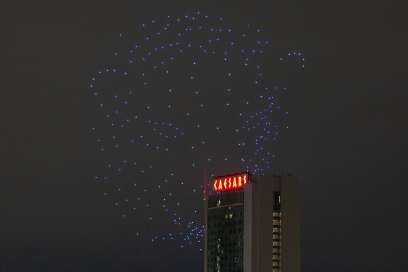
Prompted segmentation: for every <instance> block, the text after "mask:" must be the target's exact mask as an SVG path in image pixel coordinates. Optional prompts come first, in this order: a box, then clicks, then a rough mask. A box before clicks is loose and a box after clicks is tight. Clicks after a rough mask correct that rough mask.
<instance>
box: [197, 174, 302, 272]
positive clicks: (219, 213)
mask: <svg viewBox="0 0 408 272" xmlns="http://www.w3.org/2000/svg"><path fill="white" fill-rule="evenodd" d="M205 201H206V203H205V204H206V205H205V207H206V211H205V225H206V237H205V261H204V263H205V266H204V267H205V268H204V271H205V272H227V271H229V272H264V271H265V272H266V271H268V272H269V271H270V272H299V271H300V211H299V189H298V183H297V180H296V179H295V178H294V177H293V176H269V177H268V176H265V177H264V176H263V177H256V178H255V177H251V175H250V173H248V172H243V173H237V174H231V175H226V176H219V177H215V178H214V179H213V180H212V188H211V189H210V192H209V194H208V196H207V197H206V200H205Z"/></svg>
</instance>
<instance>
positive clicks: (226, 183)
mask: <svg viewBox="0 0 408 272" xmlns="http://www.w3.org/2000/svg"><path fill="white" fill-rule="evenodd" d="M247 182H249V174H248V173H239V174H232V175H228V176H222V177H215V178H214V180H213V190H214V191H215V192H228V191H236V190H239V189H242V188H243V187H244V186H245V184H247Z"/></svg>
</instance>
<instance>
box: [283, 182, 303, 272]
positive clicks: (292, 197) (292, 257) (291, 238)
mask: <svg viewBox="0 0 408 272" xmlns="http://www.w3.org/2000/svg"><path fill="white" fill-rule="evenodd" d="M299 198H300V193H299V184H298V181H297V179H296V178H295V177H293V176H288V177H285V178H284V179H283V181H282V191H281V199H282V201H281V203H282V207H281V209H282V271H283V272H299V271H300V216H301V214H300V199H299Z"/></svg>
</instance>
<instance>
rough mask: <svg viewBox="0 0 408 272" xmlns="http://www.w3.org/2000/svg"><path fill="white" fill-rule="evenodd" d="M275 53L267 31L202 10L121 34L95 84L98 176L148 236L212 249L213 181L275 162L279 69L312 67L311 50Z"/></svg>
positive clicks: (281, 117)
mask: <svg viewBox="0 0 408 272" xmlns="http://www.w3.org/2000/svg"><path fill="white" fill-rule="evenodd" d="M275 51H276V50H274V49H273V46H272V41H271V40H270V39H268V35H267V34H266V33H264V30H263V28H261V27H254V26H251V25H247V26H245V27H242V28H241V29H235V28H233V27H232V26H231V25H229V24H228V23H227V22H226V21H225V20H224V18H223V17H211V16H208V15H205V14H202V13H200V12H199V11H196V12H192V13H189V14H186V15H183V16H167V17H163V18H155V19H152V20H151V21H149V22H145V23H143V24H140V25H138V26H135V29H134V32H130V33H120V34H118V41H117V43H116V49H115V50H114V52H112V55H111V56H109V57H107V60H106V62H107V63H108V64H107V65H105V66H103V67H101V68H100V69H98V70H97V71H96V72H95V73H93V74H92V75H91V79H90V83H89V90H90V94H91V97H92V103H94V104H93V106H94V108H95V112H94V113H93V114H92V116H91V118H92V120H93V121H92V122H93V124H94V125H93V126H92V127H91V129H90V134H91V137H92V139H94V140H95V143H96V150H97V157H98V163H99V167H98V168H97V174H96V175H95V177H94V179H95V180H96V181H97V182H98V183H100V184H101V186H102V188H103V190H104V195H105V196H106V197H107V198H108V199H109V200H110V201H112V203H113V205H114V206H115V207H117V209H118V210H119V211H120V213H121V216H122V218H123V219H124V220H133V221H132V222H133V224H135V225H136V227H135V235H136V236H138V237H140V239H149V240H151V241H152V242H153V243H158V242H166V243H167V242H171V243H174V244H175V245H176V246H177V247H181V248H184V247H194V248H197V249H199V250H202V238H203V222H202V215H201V210H202V197H203V190H204V189H205V188H206V187H209V186H211V185H210V182H209V181H206V182H203V180H205V178H206V177H208V178H209V177H213V176H215V175H216V174H218V173H225V172H231V171H237V170H238V171H240V170H244V171H251V173H252V174H254V175H262V174H263V173H264V171H265V170H266V169H268V168H270V167H272V163H273V159H274V158H275V154H274V153H273V152H272V150H273V146H274V144H275V143H276V142H277V141H278V139H279V133H280V131H281V130H282V129H284V128H285V127H287V112H286V111H284V110H283V109H282V108H281V107H280V104H279V97H280V96H281V95H282V94H283V93H284V92H285V91H286V88H287V87H286V86H285V85H283V86H282V85H279V84H280V82H276V79H275V78H274V77H273V74H274V71H278V70H279V69H280V68H279V67H285V65H287V64H288V63H289V64H294V66H293V67H295V69H299V70H301V69H303V68H304V57H303V54H302V53H301V52H299V51H296V50H290V51H286V52H285V54H283V55H282V54H281V53H279V52H278V54H276V52H275ZM271 64H272V66H271ZM268 65H269V66H268ZM274 69H275V70H274ZM282 69H283V68H282Z"/></svg>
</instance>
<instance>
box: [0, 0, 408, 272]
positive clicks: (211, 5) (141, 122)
mask: <svg viewBox="0 0 408 272" xmlns="http://www.w3.org/2000/svg"><path fill="white" fill-rule="evenodd" d="M92 2H93V3H91V1H88V2H87V3H75V2H73V1H71V2H67V3H56V1H41V2H36V3H31V2H29V3H26V4H23V3H19V4H13V5H12V6H10V10H9V11H7V16H6V26H7V27H6V31H5V32H3V37H4V39H3V44H5V45H6V54H7V57H6V59H5V70H4V71H3V81H2V86H3V88H2V90H3V91H2V99H1V102H2V107H1V112H2V114H1V121H2V124H3V134H2V138H1V139H2V140H1V154H2V159H1V168H0V175H1V183H0V184H1V185H0V186H1V187H0V211H1V213H0V215H1V224H0V271H202V269H203V265H202V263H203V262H202V252H201V251H200V248H201V246H200V243H201V242H200V237H201V236H200V235H201V232H200V230H201V228H200V226H201V224H200V218H201V208H202V206H200V205H201V202H200V200H201V197H202V196H201V195H200V193H201V190H202V187H201V186H202V185H203V184H204V177H208V176H209V175H210V174H212V173H215V174H224V171H226V172H228V171H235V170H237V171H240V170H243V169H244V168H245V169H246V168H248V169H249V170H252V171H256V172H258V173H260V174H268V173H274V172H282V171H284V172H289V173H292V174H294V175H296V176H298V177H299V179H300V181H301V187H302V200H301V203H302V228H301V229H302V240H301V249H302V270H303V271H404V269H403V268H404V266H403V265H404V264H405V259H404V257H405V256H404V253H405V251H406V241H407V235H406V234H405V230H406V228H407V225H408V224H407V219H406V218H405V212H404V208H405V207H406V206H407V201H406V198H405V194H404V191H405V189H407V186H406V185H405V183H404V181H405V180H406V179H407V176H408V175H407V174H406V173H405V171H404V170H405V169H406V167H405V161H406V158H405V156H406V155H405V154H406V151H407V144H406V141H405V139H406V138H407V137H408V133H407V132H408V127H407V121H406V116H408V111H407V108H406V106H405V101H406V98H407V96H408V95H407V94H406V87H407V86H406V79H405V78H403V75H405V74H404V72H405V64H406V61H405V60H404V58H406V52H405V50H406V45H407V38H406V36H407V35H406V30H405V29H404V22H403V20H402V17H403V9H402V7H399V6H397V4H396V3H393V1H388V2H387V3H386V4H383V5H379V4H375V3H374V2H370V1H364V2H365V3H363V2H362V3H345V2H338V3H330V2H328V1H320V0H319V1H315V2H308V3H303V2H300V1H223V2H222V3H219V2H221V1H202V2H203V3H206V4H202V3H199V2H196V4H194V3H192V2H188V1H171V2H172V3H169V2H170V1H121V2H120V3H119V1H117V2H115V3H113V2H112V3H110V4H108V3H101V2H100V1H92ZM198 10H199V11H200V15H203V16H204V15H208V16H209V17H210V18H212V19H211V22H210V23H207V22H204V21H203V23H202V24H201V23H200V25H203V26H204V27H206V28H208V29H210V28H212V27H215V28H222V29H223V30H222V33H224V32H225V35H224V34H223V35H220V36H222V38H223V39H224V37H226V38H225V41H227V40H228V39H230V40H234V41H236V42H237V48H236V50H235V49H228V50H227V51H228V52H225V51H226V50H225V46H224V47H222V46H219V45H214V47H211V48H210V46H208V48H207V49H208V51H209V54H212V52H213V51H216V52H215V53H214V54H213V55H214V56H215V57H207V56H206V55H205V52H204V53H203V48H200V47H197V48H195V49H194V50H195V51H194V50H193V49H189V46H188V45H187V44H188V43H186V44H185V45H186V46H183V50H185V52H184V51H183V52H182V53H181V52H178V53H177V54H176V52H173V51H171V50H170V48H169V50H163V53H160V54H162V55H160V58H157V69H156V68H152V67H153V66H154V65H155V61H156V60H155V59H153V58H152V59H149V60H146V61H145V60H143V62H145V63H147V64H143V63H141V62H140V61H141V60H140V57H141V54H138V53H137V52H136V53H134V52H129V48H130V46H133V47H134V46H135V44H137V43H138V41H139V40H140V39H144V41H143V44H144V46H145V48H149V49H150V50H151V51H152V52H154V48H155V47H157V45H159V44H164V43H166V46H168V47H170V45H169V43H171V41H170V38H168V37H160V39H161V42H155V41H156V40H155V41H150V40H145V39H146V35H147V34H146V33H151V34H154V35H157V32H158V31H159V30H158V28H156V27H155V26H154V24H157V25H158V24H159V22H160V25H163V22H164V21H165V20H168V19H166V18H167V16H170V17H171V18H177V16H180V17H183V16H184V15H186V14H188V16H191V15H192V14H195V13H196V12H197V11H198ZM220 17H221V18H222V19H221V20H220ZM152 20H153V22H152ZM188 20H190V18H188ZM143 23H146V24H149V27H150V28H149V29H148V30H143V29H142V28H143V27H142V24H143ZM152 24H153V26H152ZM248 24H250V25H251V26H250V27H249V28H248ZM405 25H406V24H405ZM229 26H230V27H231V29H233V31H232V32H231V33H233V35H235V36H228V35H229V34H228V29H229ZM143 31H144V32H143ZM161 31H163V30H161ZM171 31H172V33H173V34H174V35H175V36H174V37H177V33H178V32H179V31H178V30H171ZM185 32H186V33H187V34H188V35H190V34H191V35H192V36H191V37H190V38H189V39H192V40H193V42H192V43H193V47H194V44H196V45H197V46H199V45H200V42H198V41H199V40H200V39H201V38H203V37H205V38H206V42H208V39H212V38H211V37H210V34H206V35H207V36H202V35H201V36H200V34H197V33H198V32H197V31H195V30H194V31H192V32H193V33H189V31H188V30H187V31H185ZM196 32H197V33H196ZM120 33H122V34H120ZM183 33H184V32H183ZM236 33H238V34H236ZM242 33H245V34H246V35H248V37H246V36H244V37H243V36H242ZM8 34H10V36H11V38H6V35H7V36H8ZM187 34H186V35H187ZM160 35H161V34H160ZM183 35H184V34H183ZM231 35H232V34H231ZM169 37H170V36H169ZM171 37H173V36H171ZM216 37H217V36H214V37H213V38H214V41H211V42H215V43H216V42H217V40H216ZM228 37H229V38H228ZM155 38H157V37H155ZM230 40H228V41H230ZM182 41H183V42H184V41H185V40H180V42H182ZM257 41H262V44H257ZM265 41H268V43H270V44H268V45H265ZM238 45H239V46H238ZM264 46H266V47H265V48H264ZM242 47H245V48H251V49H254V50H255V51H254V52H252V51H249V52H246V53H247V54H249V55H251V54H252V55H251V57H249V58H250V59H246V57H248V56H249V55H245V56H246V57H243V53H242V52H241V51H240V49H241V48H242ZM133 49H135V50H136V49H138V48H133ZM189 50H193V51H189ZM200 50H201V51H200ZM148 51H149V50H147V51H146V52H148ZM157 51H160V48H159V49H158V50H157ZM198 51H200V52H201V53H200V54H201V55H200V54H198V53H197V52H198ZM160 52H161V51H160ZM246 53H245V54H246ZM132 54H134V56H136V57H135V59H132V58H131V57H129V56H130V55H132ZM153 55H154V54H153ZM176 55H177V63H176V64H167V63H161V62H160V61H163V59H166V61H169V63H170V62H171V61H173V59H171V57H176ZM122 56H123V57H122ZM157 56H159V53H158V54H157ZM145 57H148V56H145ZM136 59H137V60H136ZM129 60H132V61H134V62H135V63H130V62H129ZM246 62H247V64H248V67H252V68H247V65H246V64H245V63H246ZM139 63H141V64H139ZM133 64H134V65H133ZM257 65H259V67H257ZM147 66H149V67H150V68H149V69H146V67H147ZM167 66H168V67H171V69H167ZM303 66H304V67H303ZM107 67H108V69H109V71H106V69H107ZM113 67H117V69H118V70H119V71H120V73H121V76H116V75H114V74H113V73H112V68H113ZM213 67H216V68H213ZM246 69H249V70H246ZM166 70H168V71H167V72H166ZM98 71H101V74H98ZM102 71H103V73H102ZM124 72H126V73H128V75H127V76H129V74H130V75H131V76H132V79H127V78H126V77H124V76H126V75H125V74H124ZM142 73H144V75H143V76H142ZM168 74H170V75H171V76H166V75H168ZM260 74H261V75H260ZM145 76H146V77H147V78H148V79H146V80H145V79H144V78H143V77H145ZM93 78H95V80H93ZM94 81H95V83H93V82H94ZM255 82H256V83H255ZM254 84H255V85H256V86H255V85H254ZM258 84H260V85H262V91H259V89H260V88H258V86H259V85H258ZM93 85H94V86H93ZM150 85H153V86H150ZM265 87H266V88H268V89H267V90H266V89H265ZM132 88H133V89H132ZM149 88H150V89H149ZM157 90H163V91H161V92H157V93H154V92H155V91H157ZM208 90H211V92H209V91H208ZM249 90H252V91H249ZM95 91H96V92H97V93H96V94H95ZM115 96H116V97H115ZM271 101H272V102H271ZM101 104H103V106H101ZM207 105H209V106H208V107H207ZM173 109H174V111H173ZM266 109H267V110H266ZM272 109H273V114H272V113H270V112H269V110H272ZM286 112H288V113H289V114H286ZM240 113H241V114H242V115H240ZM220 116H221V117H220ZM237 116H240V118H237ZM128 117H132V118H133V119H132V121H130V120H129V121H127V120H128ZM110 118H111V119H110ZM112 118H115V120H114V121H111V120H112ZM257 118H258V119H259V122H253V123H257V124H259V125H258V126H257V127H249V126H246V125H245V124H246V120H254V119H257ZM265 120H266V121H265ZM268 121H270V122H271V123H272V125H269V123H267V122H268ZM112 123H114V124H115V125H114V126H112ZM107 124H108V125H109V126H107ZM121 125H123V127H121ZM265 127H267V128H268V129H266V130H265ZM260 131H262V132H263V133H265V135H263V134H262V133H260ZM267 131H269V133H267ZM140 136H143V137H140ZM259 136H262V137H261V138H260V139H258V140H259V141H261V142H262V143H260V144H259V145H258V144H256V145H251V144H250V143H255V142H254V141H255V139H256V138H257V137H259ZM112 137H113V138H112ZM176 137H178V138H177V139H176ZM170 138H171V139H170ZM246 141H247V142H246ZM244 142H246V145H245V147H242V144H243V143H244ZM264 142H265V143H264ZM248 143H249V146H248ZM238 144H239V145H238ZM259 146H261V148H260V147H259ZM142 147H143V148H142ZM166 148H167V149H168V150H166ZM262 148H265V149H262ZM251 159H253V160H251ZM104 178H106V180H104ZM181 183H182V184H181ZM135 184H136V185H135ZM129 185H131V186H129ZM118 188H119V190H118ZM135 188H137V189H135ZM139 188H140V189H139ZM164 195H166V196H165V200H163V197H164ZM166 209H168V210H166ZM169 219H170V220H169ZM174 220H176V221H174ZM169 222H170V223H169ZM190 222H194V223H190ZM169 233H171V235H170V236H168V235H169ZM163 235H167V236H166V237H167V238H169V237H172V235H174V239H167V238H166V239H162V238H163V237H162V236H163ZM152 238H153V240H152ZM185 238H188V239H187V241H186V240H184V239H185ZM189 239H191V240H189Z"/></svg>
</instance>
